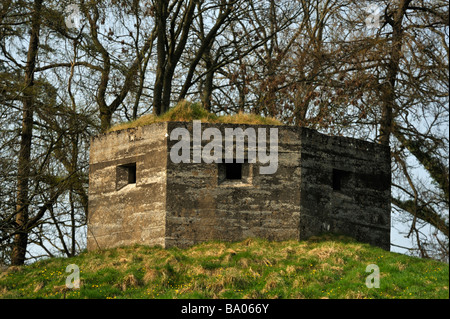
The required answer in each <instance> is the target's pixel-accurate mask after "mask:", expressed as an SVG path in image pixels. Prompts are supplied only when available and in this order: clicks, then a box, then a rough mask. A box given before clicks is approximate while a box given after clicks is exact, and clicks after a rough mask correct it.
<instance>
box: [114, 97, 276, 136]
mask: <svg viewBox="0 0 450 319" xmlns="http://www.w3.org/2000/svg"><path fill="white" fill-rule="evenodd" d="M193 120H201V121H202V122H208V123H229V124H261V125H282V123H281V122H280V121H278V120H277V119H274V118H271V117H263V116H260V115H256V114H247V113H238V114H234V115H224V116H217V115H215V114H213V113H209V112H208V111H207V110H205V109H204V108H203V106H202V104H201V103H191V102H188V101H185V100H183V101H181V102H179V103H178V104H177V105H176V106H174V107H173V108H171V109H170V110H169V111H167V112H166V113H164V114H162V115H160V116H155V115H153V114H146V115H143V116H141V117H140V118H138V119H136V120H135V121H131V122H125V123H119V124H117V125H114V126H113V127H111V128H110V129H109V130H108V132H113V131H119V130H124V129H129V128H134V127H139V126H144V125H149V124H152V123H158V122H168V121H179V122H191V121H193Z"/></svg>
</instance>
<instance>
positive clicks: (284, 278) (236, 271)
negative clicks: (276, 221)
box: [0, 236, 449, 299]
mask: <svg viewBox="0 0 450 319" xmlns="http://www.w3.org/2000/svg"><path fill="white" fill-rule="evenodd" d="M69 264H76V265H77V266H78V267H79V269H80V272H81V274H80V277H81V287H80V288H79V289H72V290H68V291H66V292H62V291H61V287H65V286H64V285H65V281H66V277H67V276H68V275H69V273H66V272H65V269H66V267H67V265H69ZM369 264H376V265H377V266H378V267H379V269H380V288H367V287H366V284H365V281H366V277H367V276H368V275H369V274H370V273H368V272H366V267H367V265H369ZM448 285H449V267H448V264H445V263H440V262H437V261H433V260H424V259H419V258H414V257H409V256H405V255H401V254H397V253H391V252H387V251H384V250H382V249H379V248H375V247H372V246H370V245H366V244H361V243H358V242H356V241H353V240H351V239H349V238H345V237H337V236H333V237H322V238H317V239H316V240H310V241H301V242H297V241H284V242H270V241H266V240H261V239H247V240H245V241H242V242H235V243H225V242H207V243H202V244H198V245H195V246H193V247H190V248H186V249H178V248H170V249H162V248H159V247H146V246H132V247H121V248H115V249H108V250H103V251H93V252H85V253H82V254H81V255H79V256H76V257H73V258H52V259H47V260H43V261H39V262H36V263H34V264H31V265H28V266H23V267H10V268H9V269H8V270H6V271H4V272H2V273H1V274H0V298H63V297H65V298H92V299H95V298H102V299H104V298H180V299H181V298H238V299H240V298H290V299H291V298H350V299H354V298H358V299H359V298H370V299H372V298H375V299H379V298H381V299H384V298H388V299H410V298H425V299H428V298H434V299H435V298H445V299H448V298H449V291H448ZM55 287H56V288H55ZM58 287H59V288H58Z"/></svg>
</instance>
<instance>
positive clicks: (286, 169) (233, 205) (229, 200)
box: [166, 123, 300, 246]
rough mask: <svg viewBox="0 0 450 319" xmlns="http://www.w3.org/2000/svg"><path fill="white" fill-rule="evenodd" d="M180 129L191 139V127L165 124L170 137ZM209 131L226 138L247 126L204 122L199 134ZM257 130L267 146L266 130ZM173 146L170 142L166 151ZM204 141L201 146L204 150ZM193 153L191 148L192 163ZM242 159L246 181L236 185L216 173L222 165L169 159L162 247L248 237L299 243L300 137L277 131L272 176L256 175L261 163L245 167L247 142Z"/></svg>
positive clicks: (289, 130)
mask: <svg viewBox="0 0 450 319" xmlns="http://www.w3.org/2000/svg"><path fill="white" fill-rule="evenodd" d="M180 126H181V127H185V128H186V129H187V130H189V132H190V134H191V140H192V129H193V124H192V123H169V127H168V129H169V132H170V131H171V130H172V129H173V128H176V127H180ZM208 127H215V128H218V129H219V130H220V132H221V134H222V137H223V139H225V127H226V128H236V127H240V128H242V129H243V130H244V131H245V130H246V128H248V127H250V126H248V125H230V124H226V125H223V124H220V125H219V124H206V123H202V130H203V129H206V128H208ZM251 127H255V126H251ZM258 128H266V132H267V141H268V135H269V129H270V127H269V126H258ZM272 128H274V127H273V126H272ZM169 134H170V133H169ZM176 142H177V141H168V148H169V149H171V147H172V146H173V145H174V144H175V143H176ZM208 142H209V141H203V146H204V145H205V144H207V143H208ZM222 145H224V144H222ZM267 147H268V146H267ZM192 152H193V149H192V147H191V158H193V154H192ZM244 156H245V163H243V167H242V170H243V171H244V175H245V176H242V177H243V178H242V179H241V180H236V181H234V180H227V179H226V178H224V176H222V174H223V173H221V172H220V170H221V167H223V166H224V165H226V164H218V163H214V162H213V163H211V164H206V163H203V162H202V163H178V164H175V163H173V162H172V161H171V160H170V159H168V161H167V165H168V166H167V203H166V209H167V217H166V235H167V237H166V246H172V245H176V246H187V245H192V244H194V243H198V242H201V241H206V240H212V239H216V240H226V241H236V240H242V239H245V238H248V237H261V238H267V239H269V240H287V239H296V240H298V239H299V227H298V226H299V218H300V212H299V210H300V207H299V205H300V162H299V160H300V140H299V138H298V132H297V131H296V130H295V129H293V128H288V127H278V169H277V171H276V173H275V174H266V175H264V174H260V172H259V168H260V165H261V164H260V163H259V161H256V163H253V164H252V163H248V143H245V155H244ZM223 158H224V156H223ZM234 158H236V152H235V151H234ZM265 165H267V164H263V166H265ZM245 170H248V171H245Z"/></svg>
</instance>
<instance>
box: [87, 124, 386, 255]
mask: <svg viewBox="0 0 450 319" xmlns="http://www.w3.org/2000/svg"><path fill="white" fill-rule="evenodd" d="M180 127H183V128H185V129H187V131H189V133H190V135H191V137H192V134H193V123H189V122H164V123H155V124H151V125H148V126H143V127H138V128H133V129H127V130H122V131H116V132H112V133H109V134H102V135H99V136H97V137H95V138H93V139H92V140H91V150H90V172H89V219H88V249H89V250H93V249H98V248H108V247H115V246H122V245H130V244H134V243H139V244H146V245H161V246H163V247H170V246H179V247H183V246H189V245H192V244H195V243H198V242H202V241H206V240H226V241H237V240H242V239H245V238H247V237H262V238H267V239H270V240H287V239H296V240H302V239H307V238H309V237H310V236H313V235H319V234H321V233H324V232H333V233H340V234H345V235H348V236H351V237H354V238H355V239H357V240H359V241H362V242H367V243H370V244H373V245H377V246H380V247H382V248H384V249H387V250H389V247H390V184H391V177H390V176H391V174H390V155H389V148H388V147H384V146H382V145H378V144H374V143H369V142H365V141H361V140H356V139H351V138H344V137H330V136H326V135H323V134H320V133H318V132H316V131H314V130H310V129H305V128H298V127H289V126H276V128H277V129H278V168H277V170H276V172H275V173H274V174H261V173H260V169H259V168H260V166H261V165H262V164H261V163H260V162H258V161H255V162H249V160H248V154H249V149H248V143H245V152H244V163H242V164H241V165H239V166H234V167H232V166H228V164H226V163H214V162H213V163H209V164H208V163H204V162H201V163H182V162H181V163H174V162H173V161H172V160H171V158H170V156H169V154H170V150H171V149H172V147H173V146H174V145H175V144H176V143H177V141H172V140H170V138H169V137H170V134H171V132H172V130H174V129H176V128H180ZM236 127H241V128H243V129H244V130H245V129H246V128H248V127H257V128H267V129H268V130H269V129H270V128H274V127H275V126H267V125H255V126H251V125H235V124H207V123H202V129H206V128H216V129H218V130H219V131H220V132H221V133H222V134H223V136H225V134H224V133H225V129H226V128H236ZM207 143H208V141H202V146H205V144H207ZM190 152H191V156H192V153H193V149H192V145H191V149H190ZM234 156H236V150H234ZM236 167H238V168H236ZM233 169H239V172H237V174H238V178H236V176H234V177H232V178H231V177H230V176H231V175H229V174H230V172H229V170H233ZM227 176H228V178H227Z"/></svg>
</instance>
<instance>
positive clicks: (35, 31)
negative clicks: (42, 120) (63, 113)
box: [11, 0, 43, 265]
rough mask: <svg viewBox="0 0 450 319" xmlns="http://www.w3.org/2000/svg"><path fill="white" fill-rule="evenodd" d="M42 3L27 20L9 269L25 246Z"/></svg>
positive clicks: (21, 261) (37, 0)
mask: <svg viewBox="0 0 450 319" xmlns="http://www.w3.org/2000/svg"><path fill="white" fill-rule="evenodd" d="M42 2H43V0H35V1H34V8H33V14H32V18H31V34H30V43H29V47H28V55H27V63H26V68H25V79H24V90H23V92H24V96H23V111H22V130H21V139H20V151H19V160H18V171H17V200H16V224H17V233H16V235H15V236H14V244H13V250H12V255H11V263H12V264H13V265H23V264H24V262H25V254H26V250H27V244H28V221H29V212H28V208H29V201H28V190H29V189H28V188H29V185H28V180H29V176H30V159H31V140H32V137H33V111H34V110H33V108H34V92H33V91H34V90H33V89H34V71H35V67H36V57H37V53H38V50H39V30H40V24H41V21H40V13H41V7H42Z"/></svg>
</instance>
